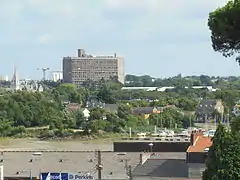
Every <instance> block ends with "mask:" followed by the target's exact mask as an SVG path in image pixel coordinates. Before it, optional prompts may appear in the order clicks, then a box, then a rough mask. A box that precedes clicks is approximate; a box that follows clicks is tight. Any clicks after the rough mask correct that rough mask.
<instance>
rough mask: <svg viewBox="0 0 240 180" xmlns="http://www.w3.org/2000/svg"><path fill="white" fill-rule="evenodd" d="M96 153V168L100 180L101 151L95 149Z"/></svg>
mask: <svg viewBox="0 0 240 180" xmlns="http://www.w3.org/2000/svg"><path fill="white" fill-rule="evenodd" d="M96 155H97V166H96V169H97V171H98V180H102V154H101V151H100V150H97V151H96Z"/></svg>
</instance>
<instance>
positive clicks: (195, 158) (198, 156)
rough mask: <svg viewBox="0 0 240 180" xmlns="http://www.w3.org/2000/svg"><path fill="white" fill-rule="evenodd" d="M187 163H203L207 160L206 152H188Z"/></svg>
mask: <svg viewBox="0 0 240 180" xmlns="http://www.w3.org/2000/svg"><path fill="white" fill-rule="evenodd" d="M186 157H187V162H188V163H205V160H206V158H207V153H206V152H190V153H187V155H186Z"/></svg>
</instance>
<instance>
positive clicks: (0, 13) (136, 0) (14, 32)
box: [0, 0, 240, 79]
mask: <svg viewBox="0 0 240 180" xmlns="http://www.w3.org/2000/svg"><path fill="white" fill-rule="evenodd" d="M226 2H227V0H1V1H0V24H1V26H0V54H1V60H0V62H1V66H0V75H8V76H9V78H11V77H12V74H13V69H14V66H16V67H17V69H18V73H19V75H20V77H21V78H27V77H29V78H32V79H36V78H41V77H42V73H41V71H38V70H37V68H45V67H49V68H50V70H51V71H55V70H61V69H62V67H61V65H62V58H63V57H64V56H76V55H77V49H78V48H83V49H85V50H86V52H87V53H88V54H92V55H113V54H114V53H117V55H118V56H123V57H124V58H125V73H126V74H136V75H143V74H149V75H151V76H154V77H160V78H164V77H169V76H175V75H178V74H180V73H181V74H182V75H183V76H187V75H200V74H207V75H211V76H212V75H213V76H228V75H235V76H239V75H240V67H239V66H238V64H237V63H236V62H235V60H234V59H233V58H228V59H227V58H224V57H223V56H222V55H221V54H220V53H218V52H214V51H213V49H212V47H211V40H210V31H209V29H208V27H207V19H208V14H209V12H211V11H213V10H215V9H216V8H218V7H221V6H223V5H224V4H225V3H226Z"/></svg>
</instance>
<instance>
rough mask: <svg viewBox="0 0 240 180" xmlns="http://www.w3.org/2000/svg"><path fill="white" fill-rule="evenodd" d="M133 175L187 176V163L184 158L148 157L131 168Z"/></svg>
mask: <svg viewBox="0 0 240 180" xmlns="http://www.w3.org/2000/svg"><path fill="white" fill-rule="evenodd" d="M132 174H133V176H151V177H172V178H187V177H188V164H187V163H186V161H185V160H184V159H148V160H147V161H146V162H145V163H144V164H143V165H138V166H137V167H136V168H135V169H134V170H133V173H132Z"/></svg>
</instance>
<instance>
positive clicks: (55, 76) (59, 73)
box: [52, 71, 63, 82]
mask: <svg viewBox="0 0 240 180" xmlns="http://www.w3.org/2000/svg"><path fill="white" fill-rule="evenodd" d="M62 79H63V72H62V71H52V80H53V81H54V82H57V81H59V80H62Z"/></svg>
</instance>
